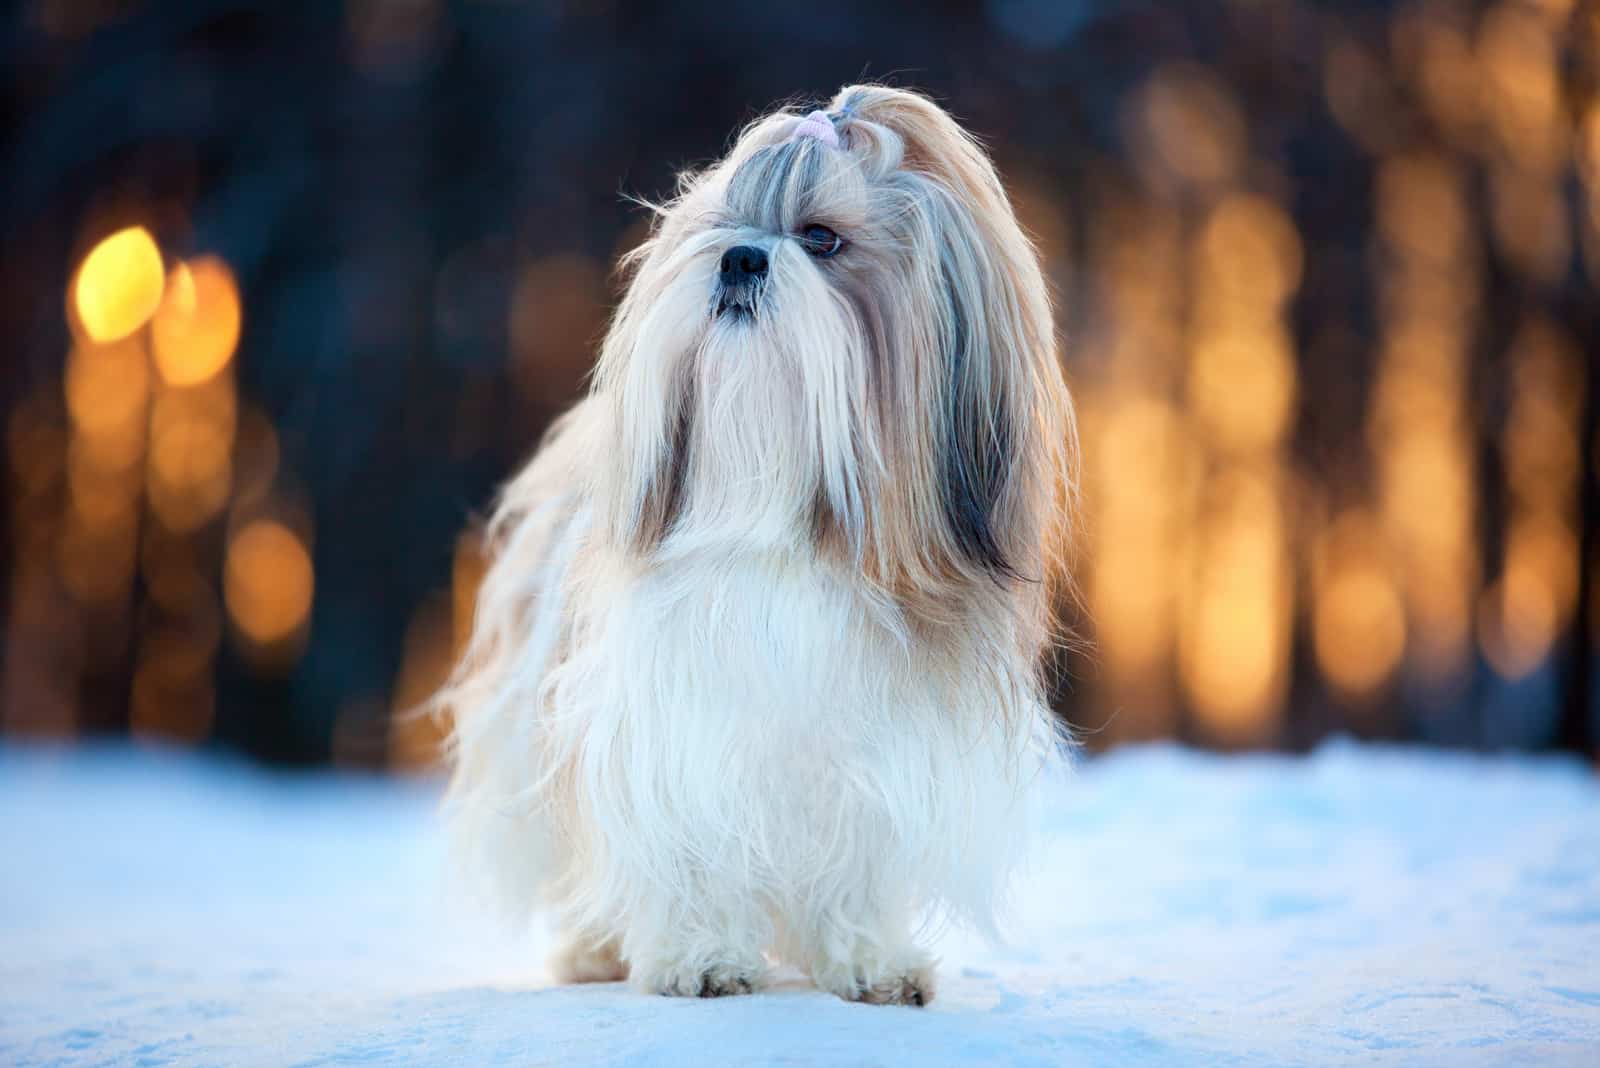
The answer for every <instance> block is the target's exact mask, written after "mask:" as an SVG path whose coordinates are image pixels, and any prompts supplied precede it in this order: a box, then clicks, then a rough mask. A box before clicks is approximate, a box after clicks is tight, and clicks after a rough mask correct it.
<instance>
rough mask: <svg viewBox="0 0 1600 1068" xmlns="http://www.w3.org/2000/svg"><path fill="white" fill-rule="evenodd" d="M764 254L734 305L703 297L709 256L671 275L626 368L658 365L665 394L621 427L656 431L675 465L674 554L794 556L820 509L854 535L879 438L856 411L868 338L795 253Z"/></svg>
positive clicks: (716, 296)
mask: <svg viewBox="0 0 1600 1068" xmlns="http://www.w3.org/2000/svg"><path fill="white" fill-rule="evenodd" d="M726 240H727V239H726V238H721V239H720V243H724V244H725V243H726ZM718 243H719V241H718V240H712V241H711V242H710V244H711V246H712V247H713V248H715V247H716V245H717V244H718ZM770 255H771V261H772V262H771V268H770V273H769V276H768V277H767V279H766V280H765V281H764V282H763V283H762V284H760V285H759V286H745V287H742V288H741V289H738V290H736V291H731V292H730V291H729V290H727V289H726V288H725V287H722V286H720V285H718V284H717V283H716V282H715V281H714V280H712V281H710V283H709V286H708V282H707V279H708V278H709V277H710V276H711V274H712V269H711V265H710V263H709V255H707V256H701V257H698V258H695V259H693V260H691V261H690V262H688V263H686V264H682V265H679V264H671V263H669V264H668V265H666V266H667V267H669V268H673V269H677V270H679V271H680V275H679V277H676V278H673V279H671V280H670V281H668V282H667V283H666V284H663V285H660V286H659V287H658V289H657V292H658V297H657V302H658V303H657V306H656V307H654V308H652V310H651V312H650V314H648V315H647V316H646V317H645V320H644V322H643V324H642V327H641V330H640V337H639V340H638V349H637V350H636V352H635V354H634V356H635V361H634V367H635V369H636V370H638V371H644V370H647V369H648V368H649V365H650V364H654V365H655V366H654V369H653V371H652V372H651V374H650V376H649V377H651V378H653V379H655V380H657V381H660V382H664V383H667V385H666V387H665V388H661V389H657V390H652V391H648V395H649V397H650V399H651V400H652V401H653V402H654V403H653V404H650V405H646V406H642V407H640V406H635V407H632V408H630V409H625V410H624V411H623V413H622V415H623V418H624V419H626V420H638V421H647V422H650V423H653V424H654V425H655V427H656V428H657V429H656V430H655V432H654V433H653V434H652V437H654V438H655V439H656V440H658V441H660V442H661V443H662V445H663V446H664V447H665V448H666V449H667V451H668V452H669V453H670V454H671V455H670V456H669V458H668V459H667V461H666V464H665V466H666V467H667V468H669V469H670V471H671V477H672V478H674V479H675V480H676V483H677V484H676V487H675V488H674V489H672V490H671V493H672V494H673V496H674V498H675V499H674V500H673V501H672V508H673V511H674V512H675V515H674V516H673V517H672V523H671V527H670V530H668V531H667V532H665V533H667V535H668V537H667V539H666V544H664V545H663V549H664V550H666V551H668V552H671V551H685V550H690V549H699V548H706V547H708V546H712V545H726V544H727V543H730V542H739V543H744V544H754V545H759V546H767V547H776V546H781V545H784V544H787V543H792V542H794V541H795V540H796V539H797V538H804V537H809V536H810V535H811V534H812V533H813V530H814V528H815V526H816V522H817V514H818V512H819V510H822V511H825V512H826V513H827V514H829V515H831V516H836V517H839V519H841V520H842V521H844V522H846V523H859V522H860V517H861V513H862V507H863V505H862V497H863V491H862V486H861V482H862V474H863V469H864V467H865V466H866V464H867V463H868V462H870V461H869V460H868V458H866V457H864V456H863V455H862V454H861V450H862V449H863V448H864V447H870V445H871V443H872V442H873V441H874V440H875V439H876V435H875V433H873V432H872V430H871V429H870V428H869V427H868V426H867V425H866V423H865V420H864V418H863V416H864V413H863V412H862V411H861V400H862V398H863V397H865V396H866V391H867V383H866V380H865V373H864V371H865V363H866V353H865V339H864V338H862V337H861V334H860V330H859V329H858V327H857V325H856V323H855V322H854V318H853V316H852V315H851V314H850V313H849V311H848V309H847V308H846V307H844V306H843V305H842V302H841V301H840V300H839V299H838V298H837V297H836V295H835V294H834V292H833V290H832V288H831V287H830V285H829V283H828V282H827V280H825V279H824V278H823V277H822V276H821V274H820V272H819V271H817V270H816V269H815V268H814V267H813V266H812V265H810V264H809V263H807V262H806V261H805V254H804V253H803V252H800V251H799V250H798V249H794V248H786V247H784V246H783V245H781V244H780V245H778V246H777V247H775V248H774V249H772V250H771V253H770ZM641 281H644V280H643V279H641ZM707 288H709V289H710V291H711V292H710V298H709V299H707V296H706V291H707ZM690 310H692V311H694V312H698V314H691V311H690ZM646 393H647V391H644V390H640V391H639V395H640V396H641V397H643V396H645V395H646Z"/></svg>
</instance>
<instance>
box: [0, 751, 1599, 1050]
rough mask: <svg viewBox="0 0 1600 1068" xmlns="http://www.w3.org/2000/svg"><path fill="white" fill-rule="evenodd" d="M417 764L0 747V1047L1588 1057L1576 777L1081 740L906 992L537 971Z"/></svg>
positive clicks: (1593, 923)
mask: <svg viewBox="0 0 1600 1068" xmlns="http://www.w3.org/2000/svg"><path fill="white" fill-rule="evenodd" d="M432 805H433V793H432V789H431V788H430V787H427V786H419V785H409V786H407V785H397V784H392V783H384V782H378V781H367V780H349V779H334V778H323V777H317V778H283V777H274V776H270V775H267V774H264V773H261V772H258V771H252V770H249V769H246V768H243V767H240V766H236V765H231V764H228V765H225V764H218V763H207V762H202V761H200V760H199V759H196V758H191V757H178V756H172V755H159V754H149V753H134V752H130V751H125V750H112V751H105V750H97V751H82V750H79V751H73V752H44V751H19V750H15V749H13V750H0V1063H4V1064H15V1065H44V1064H70V1065H77V1064H85V1065H87V1064H134V1065H164V1064H219V1065H236V1064H254V1063H261V1064H273V1065H280V1064H281V1065H315V1064H460V1065H486V1064H508V1065H511V1064H515V1065H527V1064H588V1063H596V1064H624V1063H626V1064H717V1065H735V1064H741V1065H742V1064H765V1063H785V1064H826V1065H847V1064H883V1065H899V1064H910V1065H930V1064H951V1063H964V1064H1030V1065H1032V1064H1038V1065H1059V1064H1116V1065H1126V1064H1184V1065H1188V1064H1271V1065H1284V1064H1329V1063H1346V1062H1352V1063H1362V1064H1371V1063H1377V1064H1390V1063H1393V1064H1451V1065H1454V1064H1532V1063H1539V1064H1574V1065H1577V1064H1588V1065H1593V1064H1600V783H1597V781H1596V780H1595V779H1594V778H1593V777H1591V776H1590V775H1589V774H1588V772H1587V771H1586V770H1585V769H1584V768H1582V767H1581V766H1579V765H1578V764H1576V763H1574V762H1565V761H1557V760H1542V759H1541V760H1533V759H1527V758H1523V759H1511V758H1477V757H1467V756H1440V755H1427V754H1423V753H1420V752H1413V751H1398V750H1379V749H1366V748H1358V747H1356V746H1353V745H1348V744H1339V745H1333V746H1330V747H1326V748H1324V749H1323V750H1322V751H1321V752H1319V753H1318V754H1317V755H1316V756H1314V757H1313V758H1310V759H1293V758H1279V757H1249V758H1219V757H1209V756H1201V755H1196V754H1193V753H1188V752H1184V751H1181V750H1176V749H1172V748H1149V749H1140V750H1126V751H1122V752H1119V753H1116V754H1114V755H1112V756H1110V757H1108V758H1104V759H1100V760H1098V761H1095V762H1092V763H1090V764H1088V765H1087V766H1086V767H1085V768H1084V770H1083V771H1082V773H1081V774H1080V775H1079V777H1078V779H1077V782H1076V783H1075V784H1074V785H1073V786H1072V787H1071V788H1070V789H1069V790H1068V791H1067V792H1066V794H1065V795H1064V796H1063V797H1062V798H1061V800H1060V802H1059V804H1058V805H1057V806H1056V808H1055V810H1054V813H1055V814H1054V818H1053V823H1052V829H1051V835H1050V838H1049V841H1048V847H1047V849H1046V850H1045V851H1044V855H1043V857H1042V859H1041V861H1040V863H1039V865H1038V866H1037V870H1036V871H1035V872H1034V873H1033V874H1031V875H1030V877H1029V878H1028V879H1027V881H1026V882H1025V883H1024V885H1023V887H1022V892H1021V895H1020V906H1021V916H1020V923H1019V925H1018V926H1019V930H1020V933H1019V934H1018V935H1017V937H1016V938H1015V941H1014V945H1013V947H1012V948H1010V949H1004V950H995V949H989V948H985V947H982V946H979V945H975V944H972V943H970V942H969V941H967V940H966V939H964V938H961V937H959V936H951V937H949V938H947V939H946V940H945V942H944V943H943V944H942V945H941V947H940V948H941V950H942V952H943V955H944V983H943V988H942V991H941V997H940V1000H938V1001H937V1002H936V1003H935V1004H934V1006H933V1007H932V1008H930V1009H927V1010H921V1011H919V1010H915V1009H899V1008H875V1007H867V1006H861V1005H849V1004H845V1003H842V1002H839V1001H836V1000H834V999H832V998H830V997H826V996H824V995H822V994H819V993H817V992H816V991H814V990H812V989H810V988H809V987H808V986H806V985H805V984H804V982H802V981H801V980H799V979H798V977H795V978H792V979H790V980H789V981H787V982H785V983H782V984H780V986H779V987H778V988H777V989H776V990H775V991H773V992H771V993H768V994H765V995H761V996H757V997H749V998H736V999H724V1000H720V1001H694V1000H688V1001H685V1000H669V999H664V998H652V997H644V996H641V995H638V994H634V993H632V992H631V991H629V990H627V989H626V988H624V987H622V986H618V985H608V986H600V987H589V988H573V989H559V988H551V987H550V986H549V985H548V982H547V980H546V979H545V978H544V977H543V976H542V974H541V970H540V963H539V962H540V961H541V960H542V959H543V952H544V947H543V946H541V945H537V944H527V943H523V944H511V943H510V942H509V941H508V940H507V939H504V938H497V937H493V936H491V935H489V934H488V933H487V932H485V931H484V930H482V929H480V928H477V927H474V926H473V925H472V924H470V923H469V922H467V921H465V920H463V919H461V918H459V917H454V916H452V915H451V910H449V909H446V908H443V907H441V898H442V895H441V894H439V893H438V892H437V886H438V885H439V884H438V878H437V874H436V873H437V867H438V862H437V848H436V846H437V843H436V842H435V840H434V838H433V836H432V830H431V812H432Z"/></svg>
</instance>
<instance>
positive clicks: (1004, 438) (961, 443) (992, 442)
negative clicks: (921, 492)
mask: <svg viewBox="0 0 1600 1068" xmlns="http://www.w3.org/2000/svg"><path fill="white" fill-rule="evenodd" d="M930 196H931V204H930V209H931V215H932V217H933V219H934V220H935V221H934V226H935V234H934V237H935V240H936V242H937V243H936V245H935V246H934V247H935V249H936V253H937V256H938V263H937V267H936V270H937V282H936V288H935V290H934V292H935V294H936V296H935V300H934V304H935V307H936V308H937V309H938V316H937V318H938V324H937V340H938V349H939V359H938V364H939V366H938V367H937V368H936V370H935V374H936V375H938V377H939V380H940V381H939V386H940V390H939V392H940V396H941V401H942V403H941V404H940V409H941V410H940V412H939V422H938V424H937V425H938V427H939V434H938V439H937V442H936V448H937V450H938V457H937V460H936V463H937V470H938V473H939V478H940V492H939V497H940V504H941V506H942V509H943V512H944V521H945V523H946V525H947V526H948V528H949V534H950V541H951V543H952V544H953V546H954V547H955V548H956V549H957V550H958V551H959V553H960V554H961V556H962V558H963V559H964V560H965V561H966V563H968V564H970V565H973V566H976V567H978V568H980V569H982V570H984V571H987V572H989V573H990V574H992V575H996V576H1012V577H1015V575H1016V574H1017V570H1016V569H1017V566H1018V564H1019V563H1020V561H1019V560H1017V559H1016V558H1015V556H1016V553H1015V549H1016V546H1015V545H1014V544H1008V542H1009V541H1010V539H1009V538H1008V537H1007V533H1006V526H1007V524H1008V519H1009V517H1008V516H1007V515H1006V514H1005V510H1006V504H1007V494H1008V490H1010V489H1012V488H1013V487H1012V483H1013V480H1014V478H1015V477H1016V464H1017V459H1018V457H1017V448H1018V446H1019V444H1020V442H1019V440H1018V430H1019V427H1018V422H1019V420H1020V419H1022V418H1026V415H1025V413H1023V412H1020V411H1018V410H1016V409H1017V403H1016V402H1017V398H1016V397H1015V396H1014V385H1013V384H1012V382H1011V381H1010V379H1011V378H1012V377H1013V374H1014V371H1015V368H1016V364H1017V361H1018V360H1019V359H1020V358H1021V357H1022V355H1023V354H1022V353H1020V352H1018V351H1016V345H1017V344H1018V338H1017V335H1016V324H1015V323H1014V322H1011V321H1009V320H1011V319H1012V318H1013V316H1011V315H1010V314H1008V307H1007V306H1008V305H1010V306H1014V305H1015V298H1014V295H1013V294H1010V293H1008V292H1006V289H1007V286H1006V283H1005V281H1004V279H1003V278H1002V277H1000V276H999V275H997V273H996V266H995V265H994V264H993V263H991V262H989V260H990V256H989V253H988V251H987V250H986V249H984V248H983V247H982V244H981V239H979V240H974V237H975V236H976V235H974V234H973V232H972V227H974V226H976V225H977V224H976V223H975V222H974V221H973V220H971V219H970V218H968V217H967V216H968V213H967V212H966V211H965V210H964V208H963V207H962V205H961V204H960V203H959V202H958V201H957V200H956V199H955V198H954V197H950V196H947V195H945V194H944V192H943V191H935V192H932V193H931V194H930ZM1025 432H1026V430H1025V428H1024V433H1025Z"/></svg>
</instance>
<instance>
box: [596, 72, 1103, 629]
mask: <svg viewBox="0 0 1600 1068" xmlns="http://www.w3.org/2000/svg"><path fill="white" fill-rule="evenodd" d="M632 267H633V269H634V274H633V277H632V280H631V283H630V285H629V288H628V291H627V295H626V297H625V298H624V300H623V303H622V306H621V307H620V309H619V310H618V313H617V316H616V319H615V321H614V322H613V324H612V328H611V331H610V333H609V335H608V337H607V339H606V343H605V346H604V350H603V352H602V356H601V361H600V365H599V367H598V369H597V377H596V392H597V393H598V394H599V395H600V396H602V397H605V398H608V400H609V403H611V404H612V405H613V406H614V417H615V420H616V426H617V427H618V432H619V438H620V440H619V442H618V445H619V449H618V452H617V454H616V455H615V456H614V457H610V458H606V459H605V460H604V461H603V462H602V464H601V470H600V471H599V474H598V480H599V486H598V490H599V493H598V495H597V504H598V507H599V510H600V513H601V520H602V528H603V529H604V530H605V531H607V532H608V534H609V536H610V537H611V538H612V539H614V541H615V543H616V544H617V546H618V547H619V548H623V549H625V550H627V551H630V552H635V553H667V554H671V553H677V552H690V551H697V550H700V549H706V548H711V549H715V550H721V549H727V548H732V547H734V546H736V545H745V546H750V545H755V546H757V547H767V546H770V547H780V546H786V545H793V544H795V543H796V542H797V540H799V539H804V540H806V541H809V542H810V543H811V544H813V545H814V546H815V547H816V549H817V551H819V552H821V553H828V554H836V555H838V556H839V557H840V558H841V559H844V560H847V561H849V562H851V563H852V564H853V566H855V567H857V568H859V570H860V572H861V573H862V574H863V576H864V577H865V578H866V579H867V580H869V581H870V582H872V583H875V584H877V585H878V586H879V587H881V588H882V589H883V590H884V591H886V592H887V593H889V594H890V595H891V596H894V597H896V598H898V599H900V600H901V601H903V602H910V601H921V602H929V603H936V602H938V601H940V600H943V599H948V597H949V595H950V593H951V592H952V591H953V590H955V589H956V588H958V587H961V586H963V585H965V586H969V587H970V586H974V585H980V584H981V585H987V586H991V587H995V586H997V587H999V588H1006V587H1008V586H1015V585H1018V584H1025V583H1030V582H1035V583H1036V582H1037V581H1038V580H1039V579H1042V578H1046V577H1051V572H1052V570H1053V564H1054V562H1055V560H1056V556H1057V553H1056V549H1057V548H1058V546H1059V543H1060V541H1061V537H1060V535H1061V532H1062V531H1063V530H1064V529H1065V523H1066V512H1067V508H1068V505H1069V501H1068V499H1067V498H1068V496H1069V495H1070V492H1071V470H1070V466H1071V462H1072V456H1073V426H1072V413H1071V407H1070V403H1069V401H1068V398H1067V394H1066V390H1065V387H1064V385H1063V383H1062V380H1061V374H1060V370H1059V367H1058V364H1057V358H1056V349H1055V343H1054V338H1053V331H1052V323H1051V314H1050V306H1049V299H1048V295H1047V292H1046V288H1045V284H1044V281H1043V278H1042V276H1041V273H1040V270H1039V266H1038V262H1037V258H1036V255H1035V253H1034V251H1033V248H1032V246H1031V245H1030V243H1029V242H1028V240H1027V239H1026V238H1025V237H1024V235H1023V234H1022V232H1021V230H1020V228H1019V227H1018V225H1017V222H1016V219H1015V217H1014V216H1013V214H1012V211H1011V207H1010V204H1009V202H1008V201H1007V199H1006V196H1005V193H1004V191H1003V189H1002V187H1001V185H1000V182H999V180H998V178H997V177H996V175H995V172H994V169H993V167H992V166H991V165H990V163H989V160H988V159H987V157H986V156H985V155H984V153H983V151H982V149H981V148H980V147H979V146H978V145H977V144H976V143H975V142H974V141H973V140H972V139H971V138H970V137H969V136H967V135H966V133H965V132H964V131H962V130H961V128H960V127H959V126H958V125H957V124H956V123H955V122H954V121H953V120H952V119H951V118H950V117H949V116H948V115H946V114H945V113H944V112H943V111H941V110H940V109H939V108H938V107H937V106H935V105H934V104H932V103H931V102H929V101H928V100H927V99H925V98H924V97H921V96H918V95H916V94H913V93H908V92H904V91H899V90H893V89H887V88H883V87H877V86H865V87H854V88H848V89H845V90H843V91H841V92H840V94H839V95H838V97H836V98H835V100H834V101H833V104H832V106H831V109H830V110H829V111H827V112H813V113H812V114H811V115H808V116H802V115H800V114H796V113H792V112H787V111H785V112H779V113H777V114H774V115H770V116H768V117H766V118H764V119H762V120H760V121H758V122H756V123H754V124H753V125H752V126H750V127H749V128H748V129H747V130H746V131H745V132H744V134H743V135H742V136H741V137H740V139H739V141H738V143H737V145H736V146H735V147H734V148H733V150H732V152H730V153H729V155H728V156H727V158H725V159H724V160H722V161H720V162H719V163H717V164H715V165H713V166H712V167H710V168H708V169H707V170H705V171H703V172H700V173H698V174H694V175H689V176H685V178H684V179H683V181H682V188H681V191H680V194H679V196H678V197H677V198H676V199H675V200H674V201H672V202H671V203H670V204H668V205H667V206H665V207H664V208H662V209H661V215H660V219H659V221H658V224H657V226H656V229H655V231H654V232H653V234H652V236H651V238H650V240H649V241H648V242H646V244H645V245H644V246H643V247H642V248H641V249H640V250H639V251H638V252H637V253H635V255H634V257H633V260H632ZM1041 585H1042V584H1041Z"/></svg>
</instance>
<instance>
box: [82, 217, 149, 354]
mask: <svg viewBox="0 0 1600 1068" xmlns="http://www.w3.org/2000/svg"><path fill="white" fill-rule="evenodd" d="M162 286H163V271H162V266H161V250H160V249H158V248H156V243H155V239H154V238H152V237H151V236H150V233H149V231H147V230H146V229H145V228H144V227H142V226H134V227H129V228H128V229H126V230H119V231H117V232H116V233H114V234H112V235H111V236H110V237H108V238H106V239H105V240H104V241H101V242H100V243H99V244H98V245H96V246H95V247H94V248H93V249H91V250H90V252H89V255H88V256H86V257H85V258H84V261H83V265H82V266H81V267H79V268H78V276H77V279H76V281H75V282H74V283H73V287H72V293H73V307H74V309H75V310H76V312H77V316H78V321H79V322H80V323H82V324H83V329H84V331H85V332H86V333H87V334H88V335H89V339H90V340H91V341H96V342H100V343H102V344H105V343H108V342H112V341H120V340H121V339H123V338H125V337H127V336H128V335H129V334H131V333H133V332H134V331H135V330H138V329H139V328H140V327H141V326H143V325H144V324H145V323H147V322H148V321H149V320H150V317H151V316H152V315H154V314H155V311H156V308H157V307H158V306H159V305H160V304H161V291H162Z"/></svg>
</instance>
